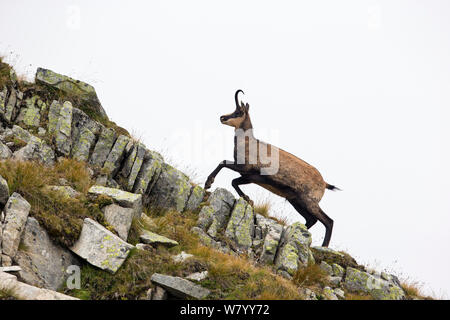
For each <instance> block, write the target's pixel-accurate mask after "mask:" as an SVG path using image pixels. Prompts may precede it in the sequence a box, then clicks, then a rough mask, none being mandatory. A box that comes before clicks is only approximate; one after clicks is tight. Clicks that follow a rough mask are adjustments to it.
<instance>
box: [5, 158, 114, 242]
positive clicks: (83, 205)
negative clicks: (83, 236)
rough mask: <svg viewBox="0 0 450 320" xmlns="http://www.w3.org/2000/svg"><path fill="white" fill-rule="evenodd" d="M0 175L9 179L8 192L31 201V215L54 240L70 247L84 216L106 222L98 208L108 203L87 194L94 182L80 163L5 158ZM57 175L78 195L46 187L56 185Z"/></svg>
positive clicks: (78, 231) (74, 161) (63, 160)
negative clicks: (38, 161) (52, 164)
mask: <svg viewBox="0 0 450 320" xmlns="http://www.w3.org/2000/svg"><path fill="white" fill-rule="evenodd" d="M0 175H1V176H2V177H3V178H5V179H6V181H7V182H8V186H9V190H10V193H13V192H17V193H19V194H21V195H22V196H23V197H24V198H25V199H26V200H27V201H28V202H29V203H30V205H31V210H30V215H31V216H32V217H34V218H36V219H37V220H38V221H39V223H40V224H41V225H42V226H43V227H44V228H45V229H46V230H47V232H48V234H49V236H50V237H51V238H52V239H53V240H54V241H56V242H57V243H60V244H62V245H65V246H69V247H70V246H72V245H73V244H74V242H75V241H76V240H77V239H78V238H79V236H80V233H81V228H82V225H83V220H84V219H85V218H88V217H89V218H92V219H94V220H97V221H98V222H100V223H101V224H103V225H105V226H106V225H107V224H106V223H105V221H104V219H103V213H102V212H101V208H102V206H104V205H105V204H106V203H110V202H108V201H107V200H106V199H103V198H100V199H99V198H96V199H91V198H90V197H87V196H86V193H87V190H88V189H89V187H90V186H91V185H92V184H93V181H91V178H90V176H89V173H88V171H87V167H86V164H85V163H83V162H78V161H76V160H72V159H62V160H61V161H59V162H58V163H57V164H56V165H55V166H54V167H48V166H45V165H43V164H40V163H37V162H34V161H24V162H22V161H14V160H4V161H0ZM60 178H64V179H66V180H67V181H68V182H69V184H70V186H71V187H72V188H74V189H75V190H76V191H78V192H80V196H79V197H76V198H75V197H67V196H65V195H64V194H61V193H59V192H57V191H54V190H51V189H48V188H45V187H46V186H47V185H58V184H59V179H60Z"/></svg>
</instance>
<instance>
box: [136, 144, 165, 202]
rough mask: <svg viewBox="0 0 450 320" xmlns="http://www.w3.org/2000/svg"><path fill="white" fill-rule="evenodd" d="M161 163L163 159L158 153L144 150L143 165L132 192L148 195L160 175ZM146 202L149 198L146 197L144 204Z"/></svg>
mask: <svg viewBox="0 0 450 320" xmlns="http://www.w3.org/2000/svg"><path fill="white" fill-rule="evenodd" d="M163 163H164V161H163V158H162V156H161V155H160V154H159V153H157V152H154V151H150V150H146V151H145V157H144V163H143V164H142V166H141V170H140V171H139V173H138V175H137V177H136V180H135V182H134V187H133V190H134V192H136V193H141V194H149V193H150V192H151V190H152V189H153V186H154V185H155V184H156V181H157V180H158V178H159V175H160V174H161V171H162V165H163ZM148 202H149V197H146V199H145V203H146V204H147V203H148Z"/></svg>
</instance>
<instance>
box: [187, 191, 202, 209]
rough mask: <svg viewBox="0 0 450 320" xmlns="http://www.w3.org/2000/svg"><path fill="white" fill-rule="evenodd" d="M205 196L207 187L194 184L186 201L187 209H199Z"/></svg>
mask: <svg viewBox="0 0 450 320" xmlns="http://www.w3.org/2000/svg"><path fill="white" fill-rule="evenodd" d="M204 196H205V189H203V188H202V187H200V186H192V188H191V195H190V196H189V199H188V201H187V203H186V208H184V209H185V210H189V211H194V210H196V209H198V207H199V206H200V203H201V202H202V201H203V197H204Z"/></svg>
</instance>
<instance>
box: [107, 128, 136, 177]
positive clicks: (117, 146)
mask: <svg viewBox="0 0 450 320" xmlns="http://www.w3.org/2000/svg"><path fill="white" fill-rule="evenodd" d="M129 142H130V138H128V137H126V136H124V135H120V136H119V137H118V138H117V140H116V142H115V143H114V145H113V147H112V149H111V151H110V152H109V154H108V157H107V158H106V160H105V163H104V164H103V172H104V173H105V174H107V175H108V176H110V177H114V176H115V174H116V173H117V171H119V169H120V165H121V163H122V160H123V158H124V156H125V148H126V146H127V145H128V143H129Z"/></svg>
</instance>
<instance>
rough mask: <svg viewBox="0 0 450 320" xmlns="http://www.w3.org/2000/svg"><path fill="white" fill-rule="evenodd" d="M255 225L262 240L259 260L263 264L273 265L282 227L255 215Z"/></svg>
mask: <svg viewBox="0 0 450 320" xmlns="http://www.w3.org/2000/svg"><path fill="white" fill-rule="evenodd" d="M256 225H257V227H258V230H260V232H261V234H260V238H261V239H263V241H264V242H263V247H262V252H261V256H260V258H259V260H260V261H261V262H263V263H273V262H274V260H275V255H276V253H277V249H278V245H279V243H280V239H281V235H282V233H283V226H282V225H280V224H278V223H277V222H276V221H274V220H272V219H268V218H265V217H263V216H262V215H260V214H257V215H256Z"/></svg>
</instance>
